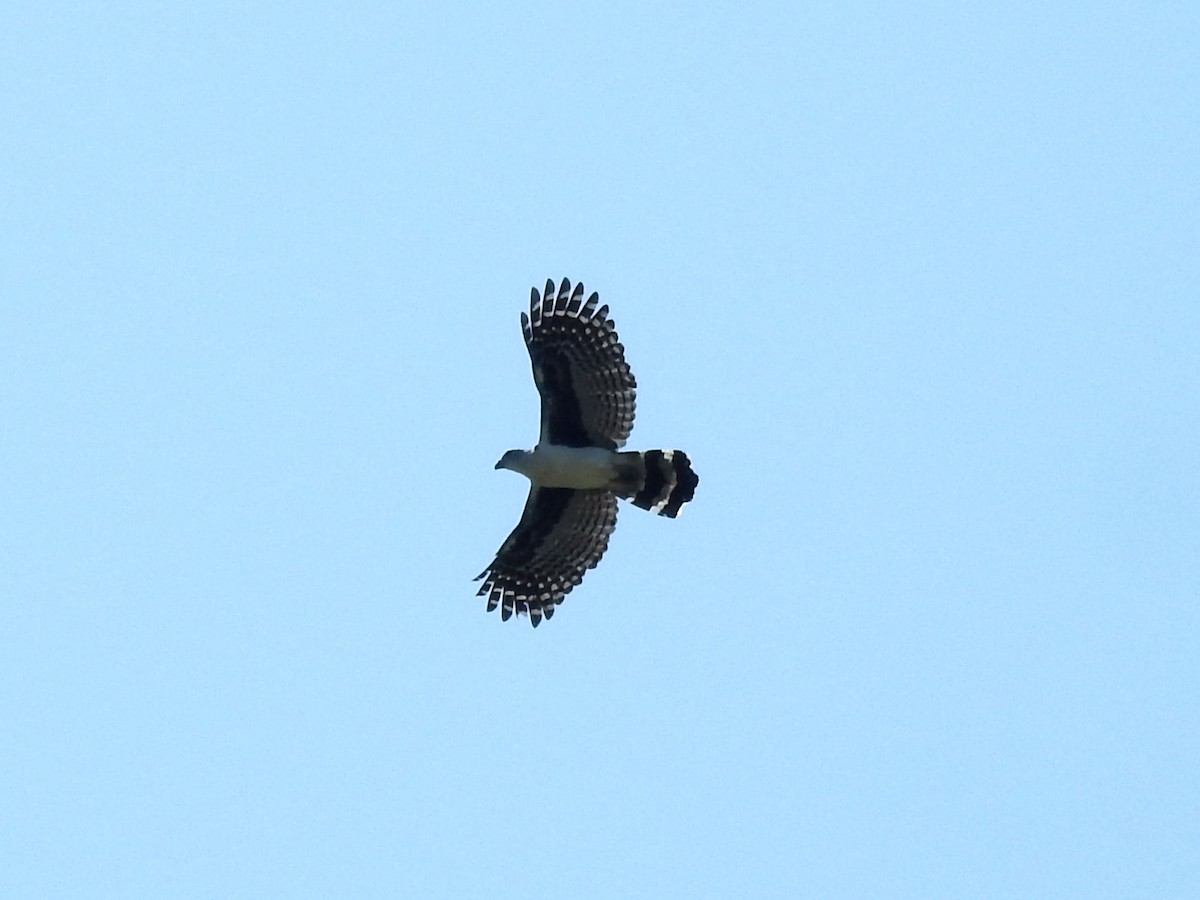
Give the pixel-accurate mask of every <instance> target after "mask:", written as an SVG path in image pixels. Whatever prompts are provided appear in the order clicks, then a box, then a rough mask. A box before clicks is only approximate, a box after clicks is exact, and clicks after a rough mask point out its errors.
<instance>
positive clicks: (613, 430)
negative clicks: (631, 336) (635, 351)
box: [521, 278, 637, 450]
mask: <svg viewBox="0 0 1200 900" xmlns="http://www.w3.org/2000/svg"><path fill="white" fill-rule="evenodd" d="M599 301H600V295H599V294H596V293H593V294H592V295H591V296H590V297H588V298H587V300H584V299H583V285H582V284H577V285H575V290H574V291H572V290H571V282H570V281H568V280H567V279H565V278H564V279H563V281H562V284H561V285H559V287H558V293H557V294H556V293H555V291H554V282H553V281H547V282H546V290H545V291H544V292H543V294H542V295H541V296H540V297H539V296H538V292H537V288H534V289H533V291H532V294H531V296H530V300H529V315H528V316H527V315H525V314H524V313H521V329H522V331H524V333H525V346H526V347H528V348H529V358H530V360H531V361H532V363H533V380H534V382H535V383H536V384H537V389H538V393H540V394H541V395H542V432H541V441H542V443H549V444H563V445H566V446H568V447H604V448H606V449H608V450H616V449H617V448H619V447H621V446H622V445H623V444H624V443H625V441H626V439H628V437H629V432H630V431H632V430H633V413H634V405H635V396H636V390H635V389H636V387H637V382H636V381H634V378H633V373H632V372H630V371H629V365H628V364H627V363H626V362H625V348H624V347H622V346H621V342H620V339H619V338H618V337H617V332H616V329H615V328H614V327H613V323H612V322H611V321H610V320H609V318H608V307H607V306H601V307H600V308H599V309H597V308H596V304H597V303H598V302H599Z"/></svg>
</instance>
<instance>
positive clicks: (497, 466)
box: [495, 460, 504, 469]
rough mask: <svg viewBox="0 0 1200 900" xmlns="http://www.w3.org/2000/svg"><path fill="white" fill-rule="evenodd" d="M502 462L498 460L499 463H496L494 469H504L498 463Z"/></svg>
mask: <svg viewBox="0 0 1200 900" xmlns="http://www.w3.org/2000/svg"><path fill="white" fill-rule="evenodd" d="M502 462H504V460H500V462H497V463H496V465H495V468H497V469H502V468H504V467H503V466H502V465H501V464H500V463H502Z"/></svg>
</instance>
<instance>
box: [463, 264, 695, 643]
mask: <svg viewBox="0 0 1200 900" xmlns="http://www.w3.org/2000/svg"><path fill="white" fill-rule="evenodd" d="M599 301H600V295H599V294H596V293H593V294H592V295H591V296H589V297H588V298H587V299H586V300H585V299H584V290H583V285H582V284H577V285H575V289H574V290H572V289H571V282H570V281H568V280H567V279H565V278H564V279H563V281H562V284H560V285H559V286H558V291H557V292H556V291H555V289H554V282H553V281H547V282H546V289H545V291H544V292H543V293H542V294H541V296H539V295H538V291H537V288H534V289H533V291H532V292H531V297H530V300H529V315H525V313H521V330H522V332H524V335H525V346H526V347H527V348H528V350H529V358H530V360H531V361H532V363H533V380H534V383H535V384H536V385H537V389H538V393H539V394H541V397H542V428H541V434H540V436H539V440H538V444H537V446H536V447H534V448H533V449H532V450H509V451H508V452H507V453H505V454H504V456H502V457H501V458H500V461H499V462H498V463H496V468H497V469H512V470H513V471H514V472H520V473H521V474H522V475H524V476H525V477H526V478H528V479H529V481H530V485H529V499H528V500H526V501H525V511H524V512H523V513H522V514H521V521H520V522H519V523H517V527H516V528H514V529H513V532H512V534H510V535H509V536H508V539H507V540H505V542H504V543H503V544H502V545H501V546H500V549H499V550H498V551H497V552H496V558H495V559H494V560H492V563H491V565H489V566H488V567H487V568H486V569H484V570H483V571H482V572H481V573H480V574H479V575H478V577H477V578H476V579H475V580H476V581H478V580H480V579H483V586H482V587H481V588H480V589H479V593H478V596H481V597H483V596H486V597H487V608H488V611H489V612H490V611H491V610H493V609H496V608H497V607H499V608H500V617H501V618H502V619H504V620H505V621H507V620H508V619H509V618H510V617H511V616H512V615H513V613H517V614H518V615H528V616H529V620H530V622H531V623H532V624H533V625H534V627H536V626H537V625H538V624H539V623H540V622H541V621H542V619H543V618H546V619H549V618H550V617H551V616H552V615H554V610H555V607H557V606H558V604H560V603H562V601H563V598H564V597H565V596H566V595H567V593H568V592H570V590H571V589H572V588H574V587H575V586H576V585H577V584H579V583H580V582H581V581H582V580H583V576H584V573H585V572H587V570H588V569H592V568H595V566H596V564H597V563H598V562H600V557H601V556H603V555H604V551H605V549H606V548H607V547H608V538H609V535H611V534H612V532H613V528H614V527H616V524H617V498H618V497H621V498H624V499H626V500H629V501H631V502H632V503H633V505H634V506H640V507H641V508H642V509H648V510H650V511H651V512H656V513H658V514H659V515H660V516H669V517H670V518H675V516H677V515H679V511H680V509H681V508H682V507H683V504H685V503H687V502H688V501H689V500H691V499H692V497H693V495H694V494H695V492H696V485H697V484H699V483H700V479H699V478H698V477H697V476H696V473H695V472H694V471H692V465H691V462H690V461H689V460H688V458H687V454H686V453H684V452H683V451H681V450H646V451H636V450H634V451H624V452H623V451H621V449H620V448H621V447H622V446H624V444H625V441H626V439H627V438H628V437H629V432H630V431H631V430H632V429H633V411H634V399H635V395H636V387H637V383H636V382H635V381H634V378H633V373H632V372H630V371H629V365H628V364H627V363H626V362H625V348H624V347H622V346H621V342H620V340H619V339H618V338H617V332H616V329H615V328H614V327H613V323H612V320H611V319H609V318H608V307H607V306H601V307H599V308H597V304H598V303H599Z"/></svg>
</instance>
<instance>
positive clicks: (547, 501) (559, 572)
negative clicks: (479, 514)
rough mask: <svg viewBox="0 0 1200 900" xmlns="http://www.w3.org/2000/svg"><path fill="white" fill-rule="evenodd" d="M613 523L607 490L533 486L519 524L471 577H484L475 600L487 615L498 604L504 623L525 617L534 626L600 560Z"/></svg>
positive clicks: (614, 506) (611, 496) (614, 510)
mask: <svg viewBox="0 0 1200 900" xmlns="http://www.w3.org/2000/svg"><path fill="white" fill-rule="evenodd" d="M616 525H617V498H616V495H615V494H612V493H610V492H609V491H576V490H571V489H570V488H543V487H537V486H536V485H535V486H533V487H531V488H530V490H529V499H528V500H526V501H525V512H524V513H522V515H521V521H520V522H519V523H518V524H517V527H516V528H514V529H513V532H512V534H510V535H509V536H508V539H507V540H505V542H504V543H503V544H502V545H501V546H500V549H499V550H498V551H497V552H496V558H495V559H494V560H492V564H491V565H490V566H488V567H487V568H486V569H484V570H483V571H482V572H480V573H479V576H478V577H477V578H476V579H475V580H476V581H478V580H479V579H480V578H482V579H484V582H483V586H482V587H481V588H480V589H479V594H478V596H481V597H482V596H486V597H487V608H488V611H489V612H490V611H492V610H493V609H495V608H496V607H497V606H499V607H500V616H501V618H503V619H504V620H506V621H507V620H508V618H509V617H510V616H512V614H513V613H528V615H529V619H530V621H531V622H532V623H533V625H534V626H535V627H536V626H537V625H538V623H539V622H541V621H542V618H543V617H544V618H547V619H548V618H550V617H551V616H552V615H554V608H555V606H557V605H558V604H559V603H562V601H563V597H565V596H566V595H567V594H568V593H569V592H570V591H571V589H572V588H573V587H575V585H577V584H579V582H581V581H583V575H584V573H585V572H586V571H587V570H588V569H591V568H594V567H595V565H596V563H598V562H600V557H602V556H603V555H604V551H605V550H606V549H607V548H608V537H609V535H611V534H612V532H613V529H614V528H615V527H616Z"/></svg>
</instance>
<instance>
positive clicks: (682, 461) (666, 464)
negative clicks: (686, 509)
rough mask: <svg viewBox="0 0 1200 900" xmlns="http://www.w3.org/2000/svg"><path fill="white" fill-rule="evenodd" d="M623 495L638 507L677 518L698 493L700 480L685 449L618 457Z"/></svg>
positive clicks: (620, 492)
mask: <svg viewBox="0 0 1200 900" xmlns="http://www.w3.org/2000/svg"><path fill="white" fill-rule="evenodd" d="M617 455H618V456H619V457H620V462H619V463H618V471H619V472H620V474H621V480H620V481H621V483H620V486H619V489H618V493H619V494H620V496H622V497H624V498H625V499H626V500H629V501H632V503H633V505H634V506H640V507H641V508H642V509H648V510H650V512H656V513H658V514H659V515H660V516H667V517H668V518H671V519H673V518H675V517H676V516H677V515H679V511H680V510H681V509H682V508H683V504H685V503H687V502H688V501H689V500H691V499H692V497H694V496H695V494H696V485H698V484H699V483H700V478H699V476H698V475H696V473H695V471H693V469H692V462H691V460H689V459H688V457H687V454H686V453H684V452H683V451H682V450H647V451H645V452H644V453H643V452H638V451H633V452H625V453H619V454H617Z"/></svg>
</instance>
